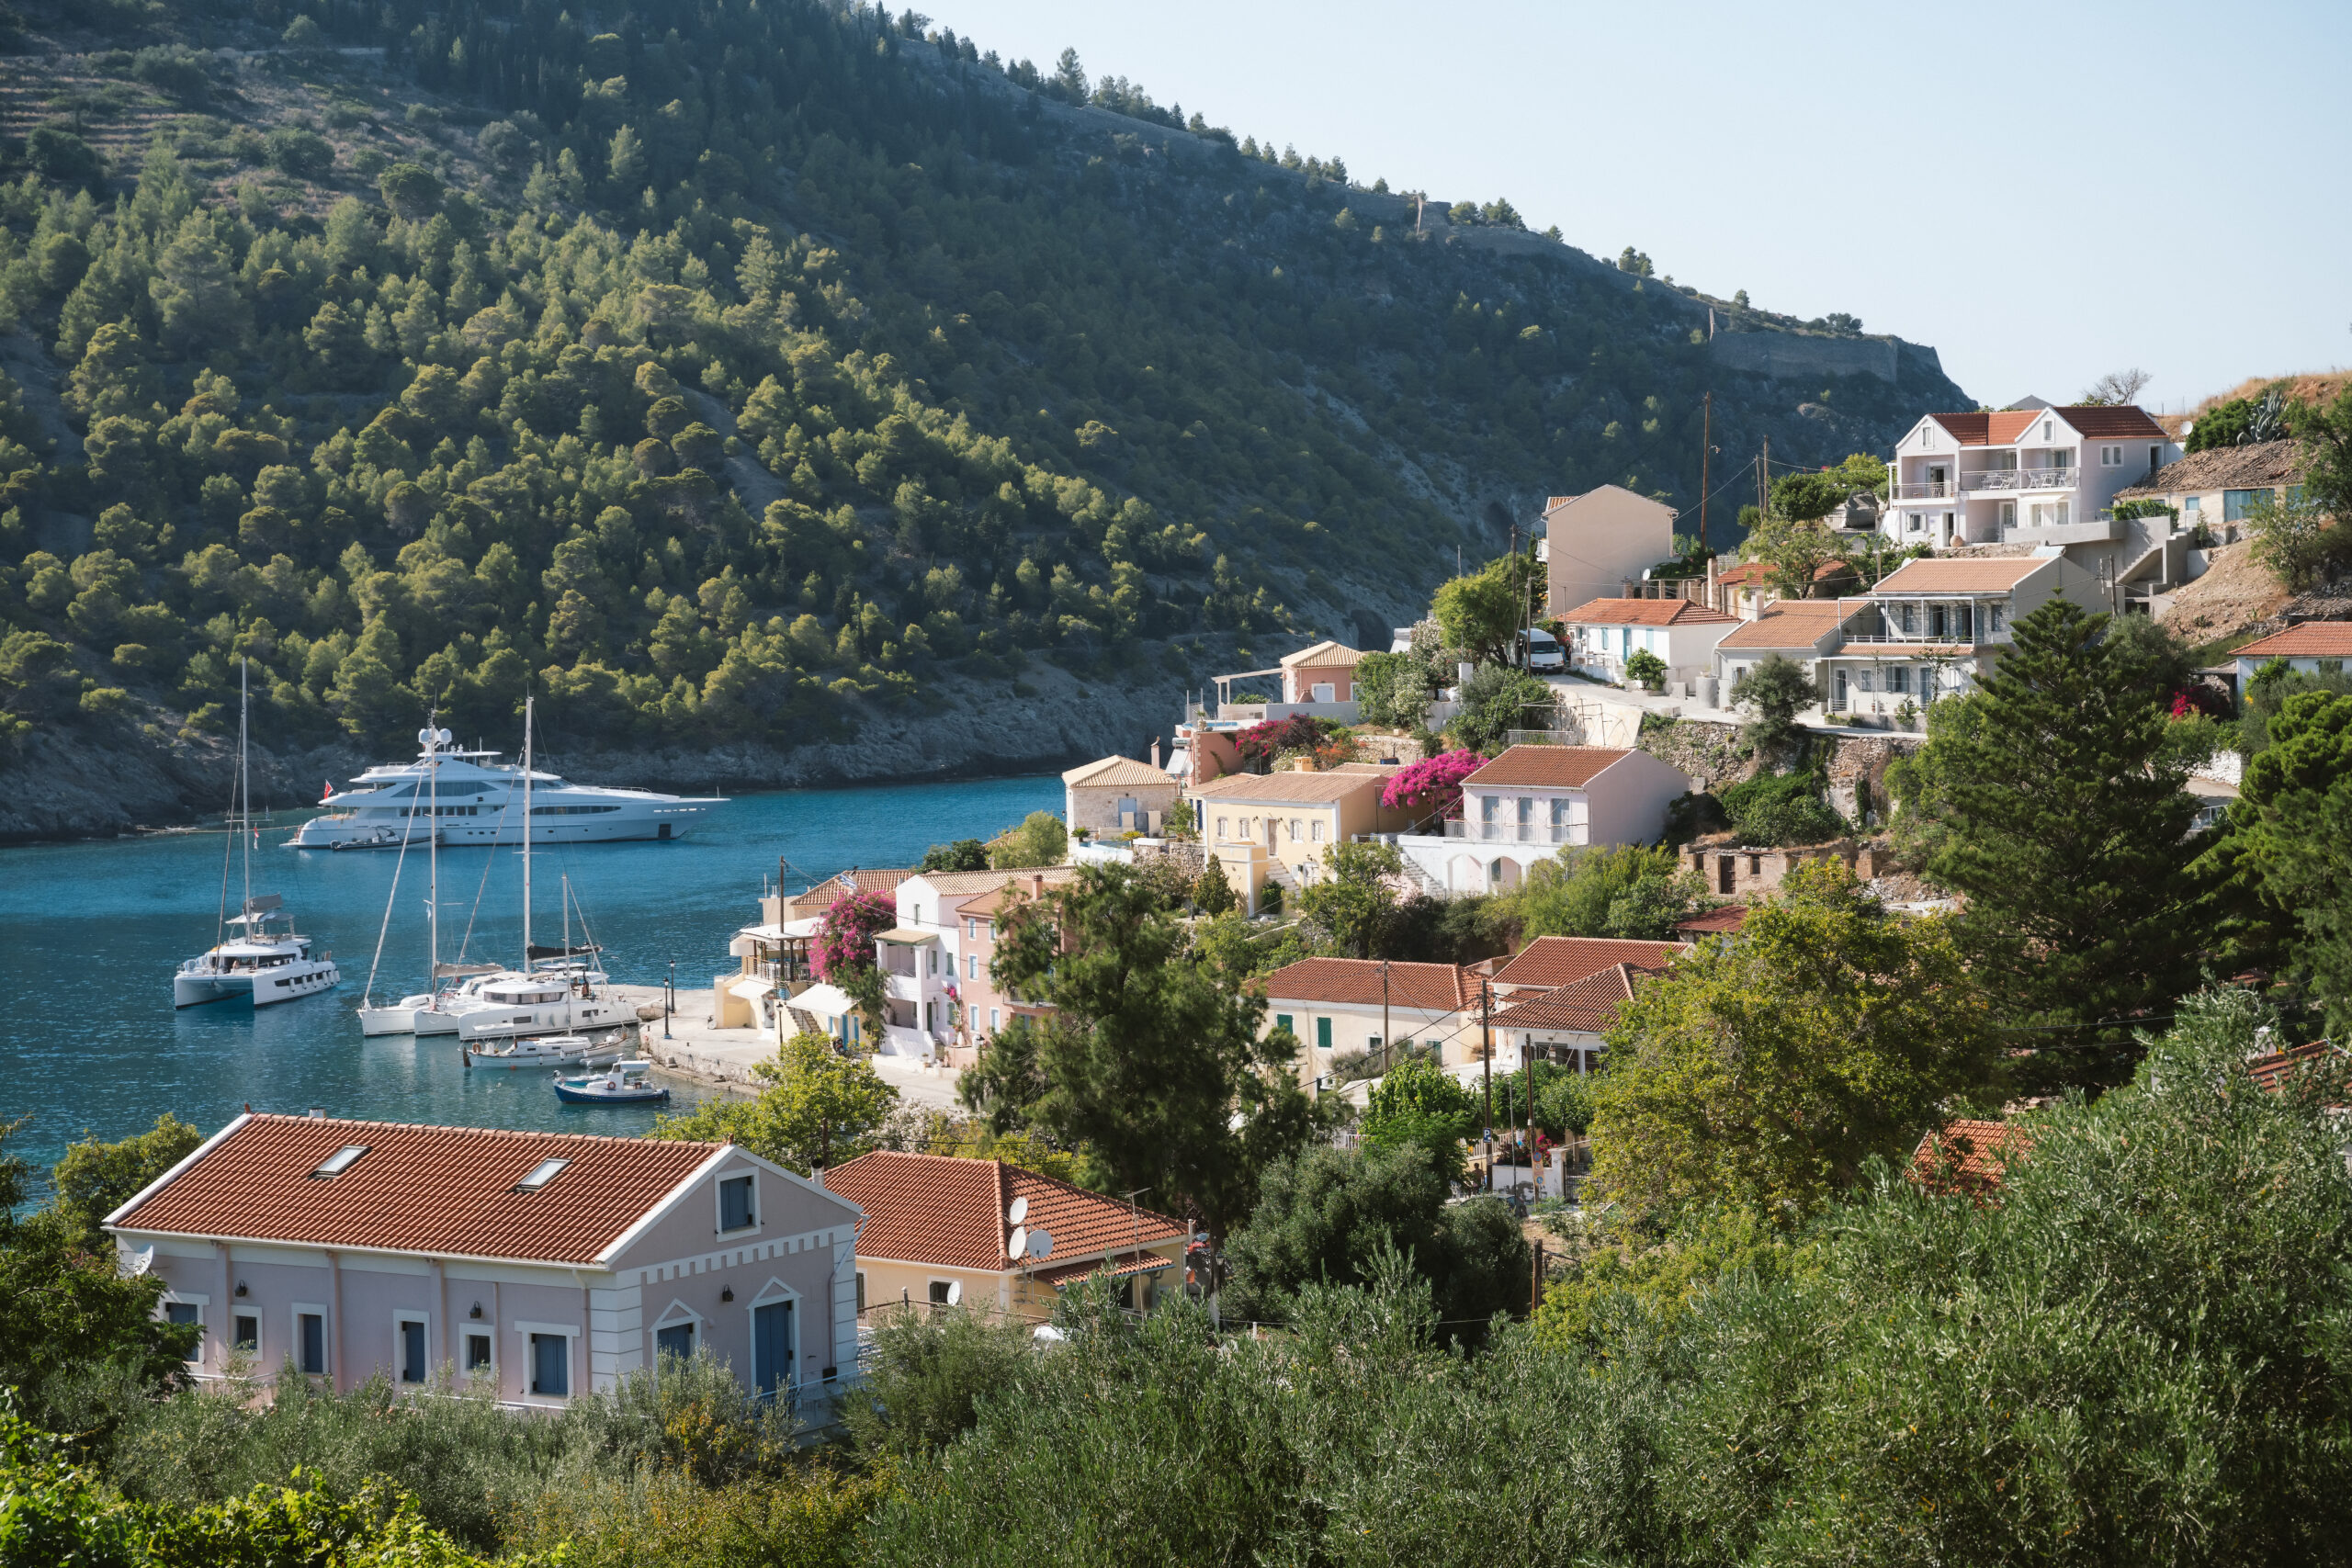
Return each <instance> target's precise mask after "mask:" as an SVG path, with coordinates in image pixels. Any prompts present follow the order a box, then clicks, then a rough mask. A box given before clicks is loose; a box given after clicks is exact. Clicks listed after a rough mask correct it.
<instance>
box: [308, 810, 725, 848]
mask: <svg viewBox="0 0 2352 1568" xmlns="http://www.w3.org/2000/svg"><path fill="white" fill-rule="evenodd" d="M695 815H697V813H695V812H681V813H679V814H678V815H676V816H668V815H660V816H650V817H640V816H636V815H632V814H628V813H616V814H615V815H614V816H613V817H612V818H594V817H589V818H572V819H570V820H557V821H554V822H546V823H535V824H533V825H532V828H531V842H532V843H533V844H534V845H539V844H624V843H644V842H660V843H667V842H670V841H673V840H679V839H684V837H685V836H686V835H687V833H688V832H690V831H691V830H692V829H693V823H694V818H695ZM432 836H433V835H432V834H430V833H429V832H426V831H424V830H422V829H419V830H418V831H415V832H413V833H411V834H409V835H408V846H409V848H411V849H413V850H421V849H423V848H424V847H425V842H426V840H428V839H430V838H431V837H432ZM440 838H441V847H442V848H443V849H445V850H461V849H462V850H476V849H480V850H489V849H516V848H519V847H521V845H522V842H523V829H522V828H521V826H520V825H518V824H515V823H512V822H509V823H504V824H501V823H499V822H497V821H495V820H490V821H481V822H476V821H473V820H470V819H461V820H458V821H454V822H447V823H444V824H443V825H442V827H441V833H440ZM286 847H287V848H288V849H290V850H397V849H399V848H400V847H401V832H400V829H397V828H386V827H380V826H379V827H373V828H362V827H359V826H356V825H355V824H353V823H351V822H348V821H338V820H335V819H334V818H331V817H315V818H311V820H310V821H308V822H305V823H303V824H302V826H301V827H300V828H299V829H296V830H295V833H294V836H293V837H292V838H290V839H288V840H286Z"/></svg>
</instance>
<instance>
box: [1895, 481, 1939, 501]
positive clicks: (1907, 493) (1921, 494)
mask: <svg viewBox="0 0 2352 1568" xmlns="http://www.w3.org/2000/svg"><path fill="white" fill-rule="evenodd" d="M1951 495H1952V489H1951V480H1950V479H1928V480H1926V481H1925V482H1923V483H1919V484H1907V485H1896V486H1894V499H1895V500H1897V501H1950V500H1951Z"/></svg>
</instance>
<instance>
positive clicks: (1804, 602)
mask: <svg viewBox="0 0 2352 1568" xmlns="http://www.w3.org/2000/svg"><path fill="white" fill-rule="evenodd" d="M1846 614H1847V611H1846V607H1845V606H1844V605H1843V604H1839V603H1838V601H1837V600H1835V599H1781V600H1778V601H1776V602H1774V603H1773V604H1771V605H1770V606H1768V607H1767V608H1766V610H1765V611H1764V613H1763V614H1762V615H1758V617H1757V618H1756V619H1754V620H1752V621H1750V622H1748V623H1747V625H1746V626H1742V627H1740V628H1739V629H1738V630H1737V631H1735V632H1734V633H1732V634H1731V636H1729V637H1725V638H1724V640H1723V641H1721V642H1719V643H1717V644H1715V646H1716V647H1717V648H1719V649H1726V648H1727V649H1734V650H1736V649H1743V648H1767V649H1770V648H1799V649H1811V648H1812V647H1813V646H1814V645H1815V643H1817V642H1819V641H1820V640H1821V639H1822V638H1823V637H1827V636H1828V635H1829V634H1830V633H1832V632H1834V631H1836V630H1837V629H1838V625H1839V623H1841V622H1842V621H1844V620H1845V618H1846Z"/></svg>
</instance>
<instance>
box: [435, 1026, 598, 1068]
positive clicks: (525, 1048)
mask: <svg viewBox="0 0 2352 1568" xmlns="http://www.w3.org/2000/svg"><path fill="white" fill-rule="evenodd" d="M627 1050H628V1031H627V1030H625V1029H614V1030H607V1031H605V1032H603V1033H602V1034H600V1035H597V1036H595V1037H594V1038H591V1037H590V1036H588V1035H585V1034H540V1035H535V1036H533V1037H531V1038H530V1039H527V1040H508V1041H504V1042H503V1043H499V1044H496V1045H469V1046H467V1047H466V1066H469V1067H503V1068H506V1069H509V1070H512V1069H514V1068H516V1067H585V1066H596V1065H598V1064H599V1063H600V1062H610V1061H613V1060H615V1059H616V1058H618V1057H619V1056H620V1055H622V1054H623V1053H624V1052H626V1051H627Z"/></svg>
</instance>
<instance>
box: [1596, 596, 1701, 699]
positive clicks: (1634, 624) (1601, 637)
mask: <svg viewBox="0 0 2352 1568" xmlns="http://www.w3.org/2000/svg"><path fill="white" fill-rule="evenodd" d="M1560 619H1561V620H1562V621H1563V622H1565V623H1566V626H1567V628H1568V666H1569V668H1570V669H1572V670H1575V671H1578V672H1579V673H1581V674H1586V675H1589V676H1591V677H1593V678H1594V679H1595V680H1600V681H1623V680H1625V679H1627V678H1628V677H1627V676H1626V673H1625V663H1626V660H1630V659H1632V658H1633V657H1634V654H1636V653H1648V654H1650V655H1651V656H1652V657H1654V658H1656V659H1657V660H1660V661H1661V662H1662V663H1664V664H1665V666H1666V679H1667V680H1668V682H1675V681H1695V680H1697V679H1698V678H1699V677H1700V676H1702V675H1704V674H1708V673H1710V672H1711V671H1713V668H1714V662H1715V644H1717V643H1719V642H1721V641H1723V639H1724V637H1725V636H1727V635H1728V634H1729V633H1730V632H1731V630H1732V629H1733V628H1734V627H1735V626H1738V625H1739V617H1738V616H1737V615H1730V614H1727V613H1725V612H1724V611H1722V610H1718V609H1716V608H1715V607H1714V606H1713V604H1702V603H1701V602H1700V601H1699V600H1696V599H1588V600H1586V601H1585V602H1584V603H1583V604H1578V605H1577V606H1576V608H1574V609H1572V610H1570V611H1568V612H1567V613H1566V615H1562V616H1561V617H1560Z"/></svg>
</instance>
